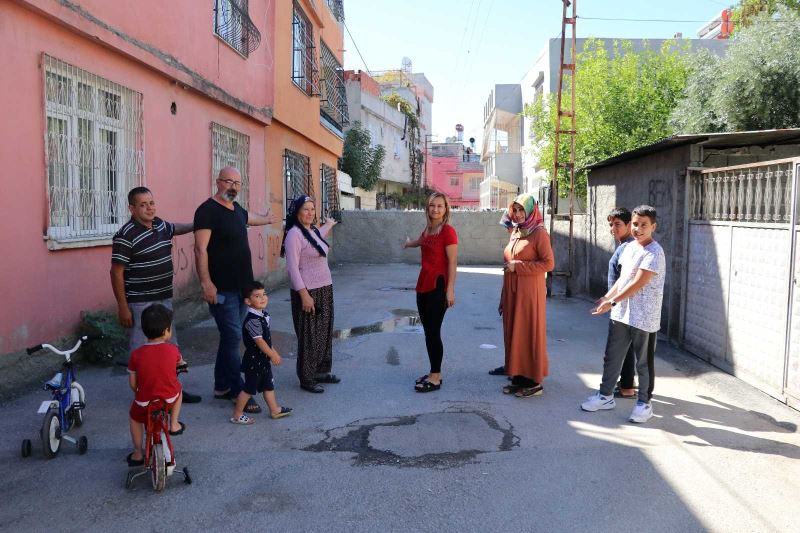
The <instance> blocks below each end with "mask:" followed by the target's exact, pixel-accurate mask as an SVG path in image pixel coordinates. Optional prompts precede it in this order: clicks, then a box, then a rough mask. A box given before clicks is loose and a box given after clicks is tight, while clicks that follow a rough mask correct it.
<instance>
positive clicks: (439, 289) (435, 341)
mask: <svg viewBox="0 0 800 533" xmlns="http://www.w3.org/2000/svg"><path fill="white" fill-rule="evenodd" d="M417 310H418V311H419V320H420V322H422V329H423V330H424V331H425V347H426V348H427V349H428V359H429V360H430V362H431V374H438V373H439V372H441V371H442V357H444V345H443V344H442V322H444V314H445V312H446V311H447V298H446V294H445V290H444V277H443V276H439V278H438V279H437V280H436V288H435V289H434V290H432V291H430V292H418V293H417Z"/></svg>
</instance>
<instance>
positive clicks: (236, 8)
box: [214, 0, 261, 57]
mask: <svg viewBox="0 0 800 533" xmlns="http://www.w3.org/2000/svg"><path fill="white" fill-rule="evenodd" d="M214 33H216V34H217V35H219V36H220V38H221V39H222V40H223V41H225V42H226V43H228V44H229V45H231V46H232V47H233V49H234V50H236V51H237V52H239V53H240V54H242V55H243V56H244V57H248V56H249V55H250V53H251V52H253V51H254V50H255V49H256V48H258V45H259V44H260V43H261V33H260V32H259V31H258V28H256V26H255V24H253V21H252V20H250V15H249V14H248V0H214Z"/></svg>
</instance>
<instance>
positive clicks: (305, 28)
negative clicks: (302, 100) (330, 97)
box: [292, 2, 319, 96]
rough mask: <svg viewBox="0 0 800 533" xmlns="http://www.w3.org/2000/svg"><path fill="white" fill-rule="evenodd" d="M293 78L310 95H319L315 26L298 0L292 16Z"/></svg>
mask: <svg viewBox="0 0 800 533" xmlns="http://www.w3.org/2000/svg"><path fill="white" fill-rule="evenodd" d="M292 80H293V81H294V82H295V84H297V86H298V87H300V88H301V89H302V90H303V92H305V93H306V94H308V95H309V96H317V95H319V68H318V67H317V53H316V47H315V46H314V28H313V27H312V26H311V22H310V21H309V20H308V17H306V14H305V13H303V10H302V9H301V8H300V6H299V5H298V4H297V2H295V3H294V14H293V16H292Z"/></svg>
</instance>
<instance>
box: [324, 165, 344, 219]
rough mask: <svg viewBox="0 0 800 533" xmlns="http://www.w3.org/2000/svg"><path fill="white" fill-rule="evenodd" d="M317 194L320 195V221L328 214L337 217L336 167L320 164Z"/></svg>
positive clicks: (337, 187)
mask: <svg viewBox="0 0 800 533" xmlns="http://www.w3.org/2000/svg"><path fill="white" fill-rule="evenodd" d="M319 177H320V179H319V181H320V183H319V184H320V187H319V195H320V210H321V211H322V212H321V213H320V216H319V219H320V222H321V223H322V222H325V220H326V219H327V218H328V217H329V216H330V217H333V218H337V217H338V216H339V210H340V207H339V184H338V183H337V180H336V169H335V168H333V167H329V166H328V165H325V164H323V165H321V166H320V169H319Z"/></svg>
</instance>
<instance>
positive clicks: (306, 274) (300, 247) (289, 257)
mask: <svg viewBox="0 0 800 533" xmlns="http://www.w3.org/2000/svg"><path fill="white" fill-rule="evenodd" d="M326 229H328V228H324V229H323V228H320V234H321V235H322V236H323V237H325V235H326V234H327V231H326ZM309 234H311V238H312V239H314V240H316V241H317V242H318V243H319V245H320V246H321V247H322V249H323V250H325V253H327V252H328V247H327V246H325V243H323V242H322V241H320V240H319V239H318V238H317V234H316V233H314V231H313V230H309ZM284 246H285V248H286V270H287V272H288V273H289V284H290V285H291V287H292V290H295V291H299V290H300V289H318V288H320V287H325V286H326V285H331V284H333V280H332V279H331V271H330V269H329V268H328V258H327V257H322V256H321V255H319V252H318V251H317V250H316V248H314V246H312V245H311V243H310V242H308V241H307V240H306V238H305V237H304V236H303V234H302V233H301V232H300V228H298V227H297V226H295V227H293V228H292V229H290V230H289V233H287V234H286V242H285V243H284Z"/></svg>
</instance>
